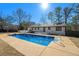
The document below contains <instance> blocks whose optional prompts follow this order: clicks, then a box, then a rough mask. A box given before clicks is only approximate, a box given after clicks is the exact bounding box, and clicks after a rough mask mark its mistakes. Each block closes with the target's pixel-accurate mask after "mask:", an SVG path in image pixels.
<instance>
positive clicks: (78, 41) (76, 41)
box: [70, 37, 79, 48]
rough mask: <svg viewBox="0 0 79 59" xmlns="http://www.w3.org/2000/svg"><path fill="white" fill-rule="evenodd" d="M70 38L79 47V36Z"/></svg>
mask: <svg viewBox="0 0 79 59" xmlns="http://www.w3.org/2000/svg"><path fill="white" fill-rule="evenodd" d="M70 40H71V41H72V42H73V43H74V44H75V45H76V46H77V47H78V48H79V38H76V37H70Z"/></svg>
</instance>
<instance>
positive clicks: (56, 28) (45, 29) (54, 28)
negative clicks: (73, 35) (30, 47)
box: [28, 25, 66, 35]
mask: <svg viewBox="0 0 79 59" xmlns="http://www.w3.org/2000/svg"><path fill="white" fill-rule="evenodd" d="M65 28H66V26H65V25H39V26H38V25H33V26H30V27H29V28H28V29H30V30H32V31H34V32H39V33H47V34H58V35H65Z"/></svg>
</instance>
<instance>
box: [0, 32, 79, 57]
mask: <svg viewBox="0 0 79 59" xmlns="http://www.w3.org/2000/svg"><path fill="white" fill-rule="evenodd" d="M46 36H47V35H46ZM53 36H54V35H53ZM56 37H60V38H61V42H55V43H52V42H51V43H50V44H49V45H48V46H41V45H39V44H35V43H32V42H28V41H25V40H21V39H18V38H15V37H12V36H8V34H7V33H6V34H0V38H1V40H3V41H5V42H6V43H7V44H9V45H10V46H11V47H13V48H15V49H16V50H17V51H19V52H20V53H22V54H23V55H26V56H73V55H74V56H75V55H76V56H78V55H79V53H78V52H79V48H78V47H77V46H76V45H75V44H74V43H73V42H72V41H71V40H70V39H69V38H68V37H65V36H56Z"/></svg>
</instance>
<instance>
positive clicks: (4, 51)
mask: <svg viewBox="0 0 79 59" xmlns="http://www.w3.org/2000/svg"><path fill="white" fill-rule="evenodd" d="M0 56H23V54H21V53H20V52H18V51H17V50H15V49H14V48H13V47H11V46H10V45H9V44H7V43H6V42H4V41H2V40H0Z"/></svg>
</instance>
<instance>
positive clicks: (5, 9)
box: [0, 3, 72, 23]
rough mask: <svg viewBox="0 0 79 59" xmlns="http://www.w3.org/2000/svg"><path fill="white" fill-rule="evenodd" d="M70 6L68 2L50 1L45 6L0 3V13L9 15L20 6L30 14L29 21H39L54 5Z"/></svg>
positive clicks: (39, 4)
mask: <svg viewBox="0 0 79 59" xmlns="http://www.w3.org/2000/svg"><path fill="white" fill-rule="evenodd" d="M58 6H60V7H62V8H65V7H71V6H72V4H71V3H70V4H69V3H51V4H48V7H47V8H45V9H44V8H42V4H41V3H0V13H2V14H3V15H11V14H12V13H13V12H14V11H15V10H16V9H18V8H22V9H23V10H24V11H25V13H26V14H31V15H32V19H31V21H33V22H36V23H39V21H40V18H41V15H42V14H44V15H47V14H48V12H49V11H53V10H54V9H55V8H56V7H58Z"/></svg>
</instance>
